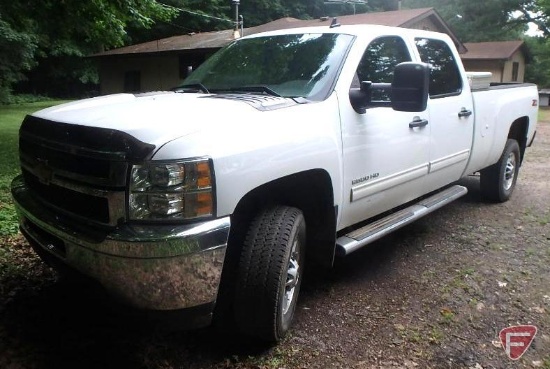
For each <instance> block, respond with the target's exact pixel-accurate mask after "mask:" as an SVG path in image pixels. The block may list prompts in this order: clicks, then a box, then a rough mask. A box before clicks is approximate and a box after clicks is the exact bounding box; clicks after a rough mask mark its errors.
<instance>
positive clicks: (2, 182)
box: [0, 100, 64, 236]
mask: <svg viewBox="0 0 550 369" xmlns="http://www.w3.org/2000/svg"><path fill="white" fill-rule="evenodd" d="M62 102H64V101H59V100H47V101H40V102H34V103H27V104H17V105H15V104H14V105H0V137H1V139H0V236H6V235H10V234H15V233H16V232H17V217H16V214H15V209H14V207H13V204H12V202H11V195H10V183H11V180H12V179H13V177H15V176H16V175H17V174H18V173H19V172H20V170H19V156H18V132H19V127H20V126H21V122H22V121H23V118H25V115H27V114H30V113H33V112H35V111H37V110H40V109H44V108H47V107H50V106H53V105H57V104H60V103H62Z"/></svg>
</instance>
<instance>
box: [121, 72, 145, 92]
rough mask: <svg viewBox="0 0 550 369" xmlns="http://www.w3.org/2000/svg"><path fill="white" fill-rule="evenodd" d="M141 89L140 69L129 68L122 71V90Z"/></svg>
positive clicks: (132, 90) (136, 90)
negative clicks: (124, 71)
mask: <svg viewBox="0 0 550 369" xmlns="http://www.w3.org/2000/svg"><path fill="white" fill-rule="evenodd" d="M140 90H141V71H139V70H129V71H127V72H126V73H124V92H138V91H140Z"/></svg>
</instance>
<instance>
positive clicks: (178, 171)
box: [128, 160, 214, 220]
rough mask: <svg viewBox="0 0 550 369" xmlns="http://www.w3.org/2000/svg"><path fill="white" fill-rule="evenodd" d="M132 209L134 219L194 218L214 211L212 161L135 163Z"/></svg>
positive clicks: (131, 196)
mask: <svg viewBox="0 0 550 369" xmlns="http://www.w3.org/2000/svg"><path fill="white" fill-rule="evenodd" d="M128 204H129V212H130V219H132V220H170V219H193V218H200V217H207V216H211V215H213V214H214V209H213V208H214V200H213V193H212V171H211V166H210V162H209V161H208V160H189V161H182V162H178V163H174V162H170V163H165V162H161V163H155V162H149V163H145V164H141V165H133V166H132V171H131V174H130V193H129V199H128Z"/></svg>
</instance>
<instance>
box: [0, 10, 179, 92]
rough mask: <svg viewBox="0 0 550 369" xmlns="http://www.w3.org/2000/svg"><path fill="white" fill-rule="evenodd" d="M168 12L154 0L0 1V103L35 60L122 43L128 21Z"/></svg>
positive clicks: (145, 23) (147, 22)
mask: <svg viewBox="0 0 550 369" xmlns="http://www.w3.org/2000/svg"><path fill="white" fill-rule="evenodd" d="M174 14H175V11H174V10H172V9H170V8H167V7H165V6H163V5H162V4H160V3H158V2H157V1H154V0H117V1H114V0H89V1H80V0H64V1H54V0H27V1H13V0H0V47H1V48H2V50H9V53H6V52H3V53H2V54H1V56H0V102H2V101H4V102H5V101H7V100H9V92H10V89H11V87H12V86H13V84H14V83H16V82H18V81H21V80H23V79H24V77H25V74H24V73H25V72H26V71H28V70H30V69H31V68H33V67H35V66H36V65H37V62H38V61H39V60H40V59H46V58H50V57H54V58H56V57H57V58H59V57H82V56H86V55H89V54H90V53H93V52H97V51H100V50H101V49H102V48H104V47H113V46H122V45H123V44H124V42H125V40H126V28H127V26H128V25H129V24H135V25H138V26H140V27H150V26H151V25H153V24H154V22H155V20H156V19H164V20H168V19H170V18H171V17H172V16H173V15H174ZM69 67H71V65H69ZM72 68H73V69H74V68H75V65H72ZM72 72H74V71H71V70H69V71H68V74H71V73H72Z"/></svg>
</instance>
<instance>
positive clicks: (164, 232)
mask: <svg viewBox="0 0 550 369" xmlns="http://www.w3.org/2000/svg"><path fill="white" fill-rule="evenodd" d="M11 190H12V196H13V199H14V202H15V205H16V209H17V211H18V214H19V218H20V228H21V231H22V233H23V234H24V235H25V237H27V239H28V240H29V241H30V242H31V243H32V244H33V246H34V247H35V248H37V247H38V248H39V249H41V250H43V251H44V252H45V253H47V255H48V256H51V257H53V258H55V259H56V260H58V261H60V262H62V263H64V264H66V265H68V266H69V267H72V268H74V269H76V270H78V271H80V272H82V273H83V274H85V275H88V276H89V277H91V278H93V279H95V280H97V281H98V282H100V283H101V284H102V285H103V286H104V287H105V288H106V289H107V290H108V291H109V292H110V293H111V294H112V295H114V296H115V297H117V298H118V299H120V300H122V301H123V302H125V303H127V304H129V305H131V306H134V307H137V308H141V309H148V310H178V309H187V308H198V307H205V306H210V307H211V308H209V309H204V308H201V309H199V310H200V311H202V313H203V314H207V315H210V316H211V313H212V311H211V310H212V309H213V307H214V302H215V300H216V296H217V293H218V287H219V283H220V278H221V272H222V267H223V261H224V257H225V251H226V247H227V239H228V236H229V229H230V220H229V217H225V218H220V219H215V220H211V221H206V222H202V223H195V224H190V225H170V226H166V225H162V226H151V225H147V226H131V225H123V226H119V227H117V228H116V229H114V230H110V231H105V230H93V229H90V228H89V227H87V228H85V227H83V226H82V224H77V223H75V222H74V221H72V220H69V219H63V218H62V217H60V216H59V215H56V214H54V213H53V212H51V211H50V210H49V209H47V208H45V207H44V206H42V205H41V203H40V202H39V201H37V200H36V199H34V198H33V196H32V195H31V194H30V193H29V191H28V189H27V187H26V186H25V184H24V182H23V180H22V179H21V178H20V177H17V178H15V179H14V180H13V182H12V188H11ZM39 254H40V253H39ZM45 259H46V258H45ZM205 310H206V311H205Z"/></svg>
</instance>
